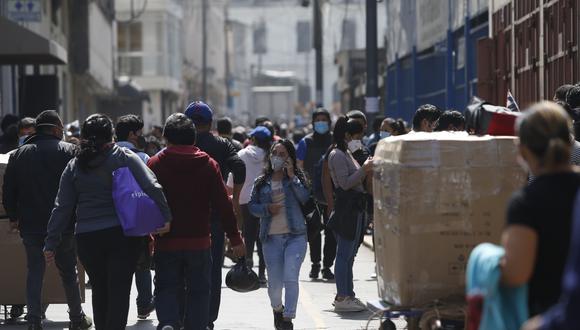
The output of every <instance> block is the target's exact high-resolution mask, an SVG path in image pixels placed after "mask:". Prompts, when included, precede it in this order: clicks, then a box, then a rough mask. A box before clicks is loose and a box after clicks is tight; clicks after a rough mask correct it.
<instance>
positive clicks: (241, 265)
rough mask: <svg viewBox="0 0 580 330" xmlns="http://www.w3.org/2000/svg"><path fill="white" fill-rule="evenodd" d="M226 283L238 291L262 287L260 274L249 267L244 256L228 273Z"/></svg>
mask: <svg viewBox="0 0 580 330" xmlns="http://www.w3.org/2000/svg"><path fill="white" fill-rule="evenodd" d="M226 285H227V287H228V288H230V289H232V290H234V291H237V292H250V291H255V290H258V289H259V288H260V282H259V281H258V275H256V273H255V272H254V271H253V270H252V269H250V268H248V266H247V265H246V258H244V257H242V258H240V259H239V260H238V262H237V263H236V265H235V266H234V267H232V269H230V271H229V272H228V274H227V275H226Z"/></svg>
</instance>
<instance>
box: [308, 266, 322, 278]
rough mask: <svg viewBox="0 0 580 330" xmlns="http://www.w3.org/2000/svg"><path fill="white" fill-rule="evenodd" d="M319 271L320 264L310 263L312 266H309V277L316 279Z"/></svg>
mask: <svg viewBox="0 0 580 330" xmlns="http://www.w3.org/2000/svg"><path fill="white" fill-rule="evenodd" d="M319 273H320V264H312V268H310V278H311V279H313V280H314V279H317V278H318V274H319Z"/></svg>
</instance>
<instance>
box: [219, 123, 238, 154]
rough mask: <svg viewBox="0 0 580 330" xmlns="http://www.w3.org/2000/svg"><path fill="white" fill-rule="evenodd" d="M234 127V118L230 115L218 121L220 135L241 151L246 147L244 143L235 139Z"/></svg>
mask: <svg viewBox="0 0 580 330" xmlns="http://www.w3.org/2000/svg"><path fill="white" fill-rule="evenodd" d="M232 127H233V125H232V120H231V119H230V118H228V117H223V118H220V119H218V121H217V132H218V135H219V136H221V137H223V138H224V139H227V140H228V141H230V142H231V143H232V144H233V145H234V147H236V150H237V151H240V150H242V149H244V145H243V144H241V143H240V142H239V141H236V140H234V139H233V134H232Z"/></svg>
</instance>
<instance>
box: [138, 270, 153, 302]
mask: <svg viewBox="0 0 580 330" xmlns="http://www.w3.org/2000/svg"><path fill="white" fill-rule="evenodd" d="M135 286H137V309H142V308H143V309H145V308H147V307H149V306H151V304H152V303H153V285H152V283H151V271H150V270H148V269H147V270H137V271H136V272H135Z"/></svg>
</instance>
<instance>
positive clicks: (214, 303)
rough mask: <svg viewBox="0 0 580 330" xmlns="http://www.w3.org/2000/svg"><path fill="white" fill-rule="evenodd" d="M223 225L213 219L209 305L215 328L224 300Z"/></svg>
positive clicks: (210, 322)
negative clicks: (222, 299)
mask: <svg viewBox="0 0 580 330" xmlns="http://www.w3.org/2000/svg"><path fill="white" fill-rule="evenodd" d="M224 235H225V234H224V230H223V228H222V224H221V222H220V221H219V219H215V217H213V218H212V221H211V260H212V261H213V262H212V266H211V296H210V303H209V323H208V325H209V326H210V327H212V328H213V323H214V322H215V321H216V320H217V318H218V315H219V312H220V303H221V298H222V266H223V260H224V244H225V240H226V239H225V236H224Z"/></svg>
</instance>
